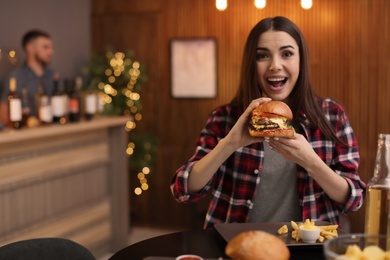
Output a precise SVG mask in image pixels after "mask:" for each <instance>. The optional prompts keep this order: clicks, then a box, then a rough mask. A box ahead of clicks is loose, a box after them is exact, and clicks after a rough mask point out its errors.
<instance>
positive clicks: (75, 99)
mask: <svg viewBox="0 0 390 260" xmlns="http://www.w3.org/2000/svg"><path fill="white" fill-rule="evenodd" d="M81 87H82V79H81V77H77V78H76V80H75V83H74V84H72V86H71V89H70V93H69V121H70V122H78V121H80V114H81V94H80V91H81Z"/></svg>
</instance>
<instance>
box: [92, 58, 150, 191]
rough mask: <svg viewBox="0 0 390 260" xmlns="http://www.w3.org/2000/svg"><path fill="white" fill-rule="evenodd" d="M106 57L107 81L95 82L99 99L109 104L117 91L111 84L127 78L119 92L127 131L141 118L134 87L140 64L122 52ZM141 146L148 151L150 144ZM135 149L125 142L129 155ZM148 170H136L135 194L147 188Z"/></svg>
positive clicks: (139, 97) (146, 155)
mask: <svg viewBox="0 0 390 260" xmlns="http://www.w3.org/2000/svg"><path fill="white" fill-rule="evenodd" d="M106 58H107V61H108V63H109V65H110V67H109V68H107V69H106V70H105V72H104V74H105V76H106V77H107V78H106V79H107V82H108V83H105V82H103V81H102V82H99V83H98V84H97V86H98V88H99V89H100V90H101V91H102V92H101V93H102V95H103V96H102V99H101V100H103V105H106V104H110V103H111V102H112V99H113V97H116V96H117V95H118V91H117V89H116V88H115V87H113V84H115V83H116V81H117V80H118V78H125V79H127V82H126V87H124V88H122V91H121V94H122V95H124V96H125V97H126V100H125V104H126V108H125V109H124V111H123V114H124V115H125V116H128V117H129V121H127V123H126V126H125V129H126V131H127V132H130V131H132V130H134V129H135V128H136V126H137V122H138V121H140V120H141V119H142V114H141V110H142V104H141V102H140V99H141V95H140V93H138V91H137V90H136V89H135V87H136V84H137V80H138V79H139V77H140V75H141V71H140V66H141V64H140V62H138V61H133V60H132V59H131V58H129V57H126V55H125V54H124V53H123V52H116V53H113V52H111V51H107V52H106ZM126 73H127V74H126ZM143 146H144V147H143V149H144V150H146V151H148V150H149V149H150V146H151V144H150V143H148V142H145V143H144V144H143ZM135 149H136V144H135V142H133V141H130V142H129V143H128V144H127V149H126V153H127V154H128V155H129V156H132V155H133V154H134V151H135ZM143 160H145V161H150V160H151V154H150V153H148V152H146V153H145V155H144V157H143ZM150 171H151V170H150V167H148V166H144V167H142V169H141V170H140V171H139V172H138V174H137V178H138V180H139V185H137V187H135V189H134V193H135V194H136V195H141V194H142V192H143V191H147V190H148V189H149V184H148V180H147V175H148V174H149V173H150Z"/></svg>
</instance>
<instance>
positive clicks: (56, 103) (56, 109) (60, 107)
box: [51, 78, 66, 125]
mask: <svg viewBox="0 0 390 260" xmlns="http://www.w3.org/2000/svg"><path fill="white" fill-rule="evenodd" d="M51 109H52V111H53V123H58V124H61V125H63V124H65V123H66V118H65V106H64V100H63V97H62V92H61V91H60V89H59V86H58V78H55V79H54V81H53V92H52V96H51Z"/></svg>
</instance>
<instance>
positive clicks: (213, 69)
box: [171, 38, 217, 98]
mask: <svg viewBox="0 0 390 260" xmlns="http://www.w3.org/2000/svg"><path fill="white" fill-rule="evenodd" d="M171 84H172V85H171V94H172V97H174V98H214V97H216V96H217V43H216V40H215V39H213V38H195V39H174V40H172V41H171Z"/></svg>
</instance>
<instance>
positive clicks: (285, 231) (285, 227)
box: [278, 225, 288, 235]
mask: <svg viewBox="0 0 390 260" xmlns="http://www.w3.org/2000/svg"><path fill="white" fill-rule="evenodd" d="M287 233H288V227H287V225H283V226H282V227H281V228H279V229H278V234H279V235H282V234H287Z"/></svg>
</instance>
